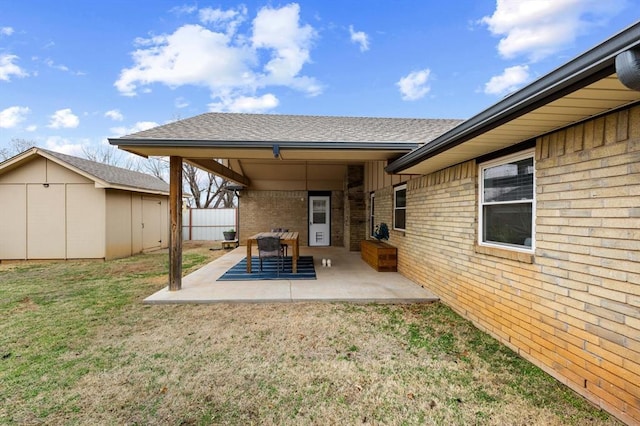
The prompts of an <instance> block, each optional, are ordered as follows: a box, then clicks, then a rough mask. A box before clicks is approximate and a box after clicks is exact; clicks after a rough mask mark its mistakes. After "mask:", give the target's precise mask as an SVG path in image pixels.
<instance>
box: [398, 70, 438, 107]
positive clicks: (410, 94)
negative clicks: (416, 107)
mask: <svg viewBox="0 0 640 426" xmlns="http://www.w3.org/2000/svg"><path fill="white" fill-rule="evenodd" d="M430 74H431V70H430V69H428V68H425V69H423V70H420V71H413V72H411V73H409V74H408V75H407V76H405V77H402V78H401V79H400V81H398V82H397V83H396V84H397V85H398V87H399V88H400V93H401V94H402V99H403V100H405V101H415V100H418V99H421V98H423V97H424V96H425V95H426V94H427V93H429V91H430V90H431V87H430V86H429V84H428V83H429V75H430Z"/></svg>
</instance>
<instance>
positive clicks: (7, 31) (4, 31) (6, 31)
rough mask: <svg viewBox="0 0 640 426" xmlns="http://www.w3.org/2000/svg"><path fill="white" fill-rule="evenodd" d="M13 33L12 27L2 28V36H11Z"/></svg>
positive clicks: (0, 28)
mask: <svg viewBox="0 0 640 426" xmlns="http://www.w3.org/2000/svg"><path fill="white" fill-rule="evenodd" d="M13 32H14V31H13V28H11V27H0V35H3V36H10V35H11V34H13Z"/></svg>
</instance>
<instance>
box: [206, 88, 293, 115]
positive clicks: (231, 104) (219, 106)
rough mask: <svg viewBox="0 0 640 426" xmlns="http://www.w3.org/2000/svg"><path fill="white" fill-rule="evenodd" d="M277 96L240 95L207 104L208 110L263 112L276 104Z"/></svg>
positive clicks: (277, 102)
mask: <svg viewBox="0 0 640 426" xmlns="http://www.w3.org/2000/svg"><path fill="white" fill-rule="evenodd" d="M279 103H280V102H279V101H278V98H277V97H275V96H274V95H272V94H271V93H267V94H266V95H263V96H260V97H251V96H240V97H236V98H232V99H226V100H223V101H221V102H214V103H210V104H209V110H210V111H216V112H220V111H228V112H244V113H263V112H266V111H269V110H271V109H273V108H275V107H277V106H278V104H279Z"/></svg>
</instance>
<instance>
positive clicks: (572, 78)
mask: <svg viewBox="0 0 640 426" xmlns="http://www.w3.org/2000/svg"><path fill="white" fill-rule="evenodd" d="M638 46H640V22H639V23H636V24H634V25H632V26H631V27H629V28H627V29H626V30H624V31H622V32H620V33H618V34H617V35H614V36H613V37H611V38H610V39H608V40H606V41H605V42H603V43H602V44H600V45H598V46H596V47H595V48H593V49H591V50H590V51H588V52H586V53H584V54H582V55H580V56H578V57H577V58H575V59H574V60H572V61H570V62H568V63H566V64H565V65H562V66H561V67H559V68H557V69H556V70H554V71H552V72H551V73H549V74H547V75H545V76H543V77H541V78H539V79H538V80H536V81H534V82H533V83H531V84H529V85H528V86H526V87H524V88H523V89H521V90H519V91H517V92H515V93H513V94H512V95H509V96H507V97H506V98H504V99H503V100H501V101H500V102H498V103H496V104H495V105H493V106H491V107H490V108H488V109H486V110H485V111H483V112H481V113H480V114H478V115H476V116H474V117H472V118H470V119H469V120H467V121H465V122H464V123H462V124H460V125H459V126H457V127H455V128H453V129H451V130H450V131H448V132H446V133H444V134H443V135H441V136H439V137H438V138H436V139H434V140H433V141H431V142H429V143H428V144H426V145H423V146H421V147H420V148H418V149H416V150H415V151H412V152H410V153H409V154H406V155H404V156H403V157H400V158H399V159H397V160H396V161H394V162H392V163H391V164H390V165H389V166H387V168H386V171H387V172H389V173H410V174H411V173H413V174H426V173H430V172H433V171H437V170H441V169H443V168H445V167H448V166H451V165H454V164H458V163H460V162H463V161H468V160H471V159H474V158H477V157H479V156H481V155H484V154H488V153H490V152H494V151H498V150H500V149H502V148H507V147H509V146H513V145H515V144H518V143H520V142H525V141H528V140H531V139H533V138H536V137H538V136H541V135H544V134H546V133H549V132H552V131H554V130H557V129H560V128H563V127H567V126H569V125H571V124H573V123H578V122H581V121H584V120H587V119H589V118H593V117H595V116H598V115H601V114H605V113H606V112H608V111H612V110H614V109H616V108H620V107H623V106H625V105H630V104H632V103H635V102H638V101H640V92H638V91H634V90H631V89H629V88H627V87H625V86H624V85H623V84H622V83H621V82H620V81H619V80H618V77H617V75H616V71H617V70H616V65H615V61H616V57H617V56H618V55H619V54H621V53H623V52H628V51H629V50H631V49H638ZM636 53H637V52H636ZM618 72H620V71H619V70H618ZM635 72H636V73H637V72H638V71H637V70H636V71H635Z"/></svg>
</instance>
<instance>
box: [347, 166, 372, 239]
mask: <svg viewBox="0 0 640 426" xmlns="http://www.w3.org/2000/svg"><path fill="white" fill-rule="evenodd" d="M344 219H345V220H344V245H345V247H347V248H348V249H349V250H350V251H358V250H360V241H362V240H364V239H366V236H367V235H366V229H367V228H366V223H367V210H366V202H365V195H364V166H362V165H353V166H349V167H348V168H347V176H346V179H345V188H344Z"/></svg>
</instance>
